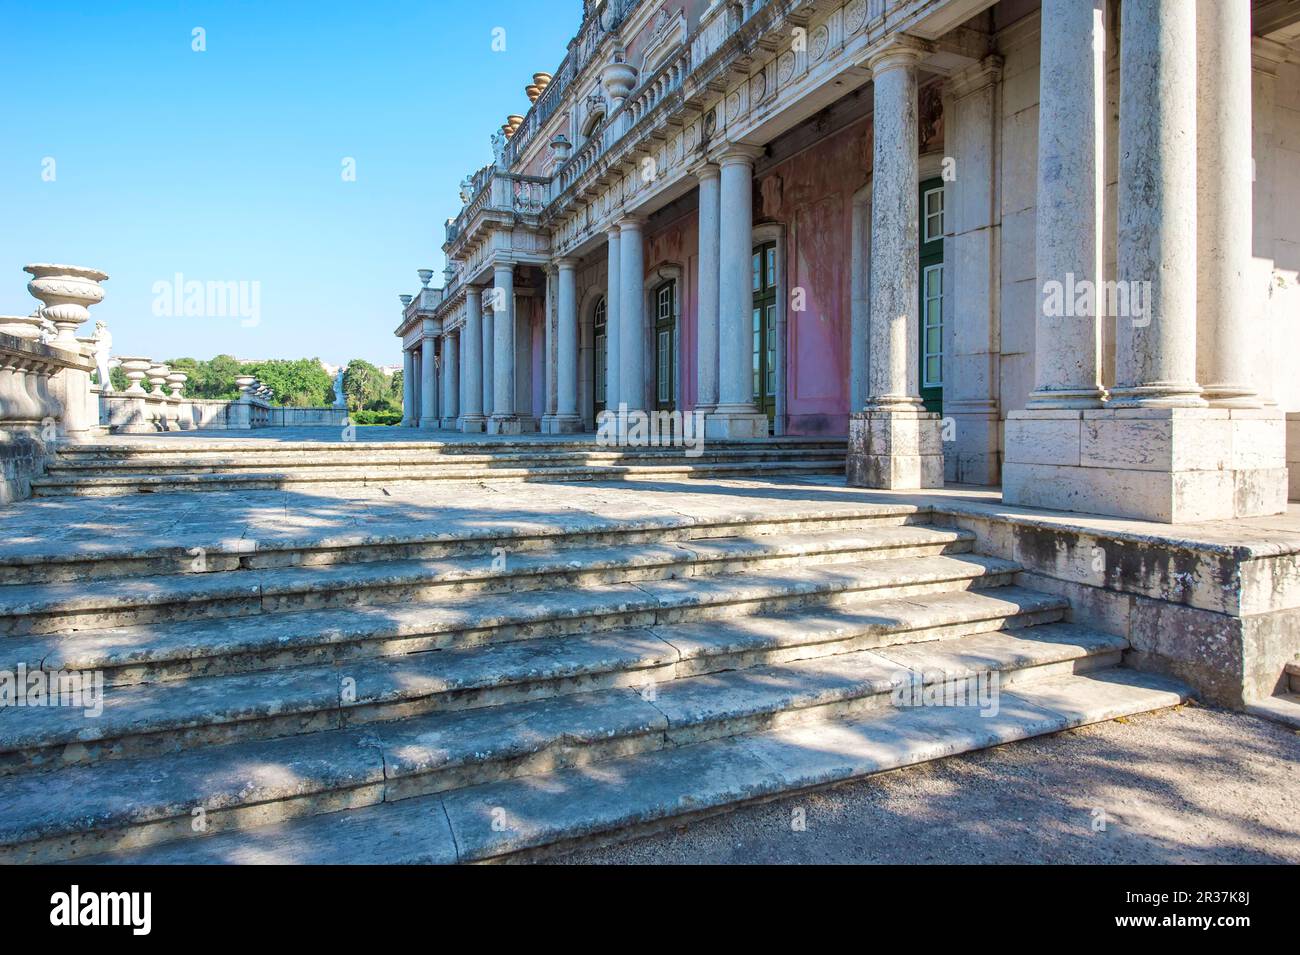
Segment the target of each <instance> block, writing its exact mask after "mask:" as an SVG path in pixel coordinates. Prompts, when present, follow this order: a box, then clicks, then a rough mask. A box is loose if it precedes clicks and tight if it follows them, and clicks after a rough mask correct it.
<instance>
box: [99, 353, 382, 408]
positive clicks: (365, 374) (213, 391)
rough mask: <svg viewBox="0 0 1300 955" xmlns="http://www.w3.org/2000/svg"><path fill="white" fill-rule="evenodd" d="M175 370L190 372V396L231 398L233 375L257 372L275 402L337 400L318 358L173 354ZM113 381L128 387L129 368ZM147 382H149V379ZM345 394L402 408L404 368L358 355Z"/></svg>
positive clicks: (235, 392) (358, 402)
mask: <svg viewBox="0 0 1300 955" xmlns="http://www.w3.org/2000/svg"><path fill="white" fill-rule="evenodd" d="M167 365H168V366H169V367H170V368H171V370H172V371H183V372H185V374H187V375H189V376H190V377H189V380H188V381H187V382H186V383H185V394H186V395H187V396H189V397H191V398H214V399H225V400H231V399H234V398H238V397H239V387H238V386H237V385H236V384H235V378H236V377H238V376H239V375H253V376H254V377H255V378H257V379H258V380H259V381H260V382H262V384H264V385H266V386H267V387H268V388H270V389H271V392H272V395H273V399H272V400H273V403H274V404H277V405H285V406H288V407H290V408H323V407H328V406H330V405H333V404H334V379H333V378H332V377H330V375H329V373H328V372H326V371H325V369H324V368H323V367H322V366H321V363H320V360H319V359H317V358H299V359H296V360H293V361H289V360H279V359H277V360H275V361H260V362H241V361H238V360H236V359H235V358H233V357H231V356H230V355H218V356H217V357H216V358H212V359H209V360H207V361H203V360H200V359H197V358H173V359H170V360H169V361H167ZM111 377H112V379H113V387H114V388H116V389H117V390H118V391H124V390H125V389H126V387H127V379H126V373H125V372H123V371H122V369H121V368H114V369H113V370H112V372H111ZM145 387H146V388H147V387H148V382H145ZM343 394H344V396H345V397H346V398H347V402H348V409H349V410H350V411H363V410H364V411H373V412H398V413H399V415H400V412H401V410H402V373H401V372H400V371H399V372H398V373H397V374H395V375H386V374H384V372H383V371H382V370H380V369H379V368H377V367H376V366H374V365H372V364H370V362H368V361H364V360H362V359H360V358H354V359H353V360H352V361H350V362H348V367H347V371H345V372H344V374H343Z"/></svg>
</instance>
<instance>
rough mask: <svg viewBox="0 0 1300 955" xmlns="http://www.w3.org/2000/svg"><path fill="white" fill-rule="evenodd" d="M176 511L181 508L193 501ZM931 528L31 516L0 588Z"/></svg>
mask: <svg viewBox="0 0 1300 955" xmlns="http://www.w3.org/2000/svg"><path fill="white" fill-rule="evenodd" d="M457 490H458V491H459V489H457ZM465 493H466V494H473V493H481V489H480V488H478V487H477V486H471V487H469V488H466V489H465ZM172 500H174V501H176V502H177V504H178V506H180V502H181V501H187V499H185V498H174V499H172ZM154 501H157V502H158V503H157V506H159V507H166V504H167V502H168V499H166V498H156V499H153V500H151V501H150V502H149V503H150V504H153V503H154ZM49 504H54V506H55V507H58V506H59V505H58V504H57V503H55V502H45V503H42V504H40V505H37V507H45V506H48V505H49ZM191 506H192V505H191ZM398 513H403V512H398ZM59 517H60V515H59V514H57V513H52V514H50V515H48V518H49V519H51V520H57V519H59ZM91 519H92V520H93V519H94V517H93V516H92V518H91ZM929 519H930V513H929V510H928V509H927V508H923V507H918V506H916V505H912V504H897V505H895V504H890V505H883V504H873V505H852V504H849V505H847V506H846V505H837V506H826V507H822V508H816V507H814V508H807V507H806V506H805V507H804V508H791V509H790V510H787V511H783V512H781V513H779V514H777V513H772V512H770V511H763V510H753V511H749V512H736V511H724V512H720V513H716V514H709V515H703V516H688V515H684V514H680V513H676V512H668V513H663V512H662V511H651V512H647V513H625V514H623V515H620V516H619V517H617V518H610V517H602V516H597V515H593V514H586V513H581V512H571V511H563V510H561V511H560V512H558V513H556V514H545V513H540V512H539V513H536V514H534V513H531V512H530V513H519V512H517V511H515V512H506V513H502V512H501V511H492V510H484V511H474V510H471V511H469V512H468V513H458V514H456V515H455V516H454V517H453V516H451V515H448V516H445V517H443V518H441V519H436V518H427V517H426V518H422V519H420V520H411V519H410V518H409V517H398V516H396V515H395V516H394V517H393V518H391V519H389V520H387V521H368V522H367V523H366V524H365V526H364V528H363V529H358V530H355V531H352V530H346V529H339V530H335V531H334V532H332V533H328V534H322V532H321V530H320V519H319V516H318V515H317V513H316V512H315V511H314V510H312V509H311V508H309V507H304V508H303V509H302V510H301V511H297V510H291V511H290V512H289V513H285V514H283V515H282V516H277V518H276V520H275V521H274V523H262V524H261V525H259V526H258V527H256V528H244V529H243V533H242V534H240V535H232V533H231V528H230V527H229V526H227V525H224V524H218V525H217V526H216V527H214V528H212V529H210V530H208V531H207V532H204V530H203V528H198V529H196V530H194V531H189V532H182V531H178V530H177V529H176V528H174V527H165V529H162V530H157V531H153V529H152V528H151V527H150V526H149V525H146V526H144V527H138V528H137V527H133V528H132V533H131V534H129V535H117V534H112V535H94V536H81V535H78V536H76V537H74V538H72V539H59V540H56V541H48V540H46V539H45V537H44V536H43V535H42V530H41V516H40V515H29V516H28V520H27V524H26V526H24V527H22V528H20V529H16V528H12V527H11V530H12V531H13V537H12V538H11V539H10V540H9V541H3V542H0V585H3V584H36V583H55V582H60V581H65V582H66V581H76V582H78V583H84V582H86V581H88V580H93V579H107V578H117V577H144V576H156V575H160V574H161V575H170V574H178V573H181V574H193V573H196V572H198V568H199V567H206V571H205V572H207V573H216V572H219V571H227V570H240V569H243V570H261V569H266V568H275V567H315V566H323V565H332V564H348V563H366V562H370V561H383V560H440V559H445V558H453V557H474V558H482V557H483V555H485V554H493V553H494V552H495V549H496V548H502V549H503V550H504V552H505V553H506V554H507V555H521V554H524V553H531V552H534V551H542V550H551V549H555V548H558V547H566V546H567V547H596V546H607V547H629V546H632V545H638V544H647V543H655V544H665V543H670V542H673V541H690V540H705V539H712V538H718V537H768V536H775V535H785V536H789V535H796V534H807V533H817V532H823V531H843V530H850V529H862V530H867V529H874V528H880V527H892V526H898V525H904V524H919V523H925V522H927V521H928V520H929ZM124 538H125V539H124Z"/></svg>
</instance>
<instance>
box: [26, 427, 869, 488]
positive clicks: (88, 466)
mask: <svg viewBox="0 0 1300 955" xmlns="http://www.w3.org/2000/svg"><path fill="white" fill-rule="evenodd" d="M845 447H846V445H845V442H844V440H843V439H833V438H832V439H821V438H769V439H766V440H749V441H714V440H710V441H708V442H706V443H705V444H704V446H703V448H702V449H701V453H700V454H699V455H697V456H694V457H691V456H687V455H686V454H685V453H684V452H683V449H681V448H672V447H645V448H614V447H601V446H599V445H597V444H596V443H595V442H594V441H593V440H590V439H586V440H558V439H550V440H548V439H536V438H534V439H524V440H491V441H488V440H482V441H455V442H420V443H414V442H412V443H394V442H364V443H363V442H351V443H348V442H338V443H324V442H318V441H314V442H294V443H276V442H259V441H256V440H251V441H250V440H245V441H237V442H236V441H208V442H203V441H201V440H194V439H171V440H168V441H158V442H154V443H147V442H133V443H118V444H111V443H110V444H87V445H70V446H67V447H64V448H62V449H61V450H60V451H59V453H58V454H57V455H56V457H55V459H54V461H53V462H52V463H51V464H50V466H49V467H48V468H47V469H46V473H45V476H44V477H41V478H37V479H35V480H34V481H33V482H32V494H33V496H35V497H57V496H65V495H85V496H103V495H115V494H134V493H150V492H154V493H168V492H172V491H233V490H240V491H244V490H268V489H276V488H313V487H325V488H328V487H331V486H355V485H358V484H384V485H392V484H393V483H408V482H419V481H610V480H618V479H628V480H655V479H660V480H663V479H673V480H676V479H680V478H712V479H720V478H752V477H763V476H773V475H780V476H785V477H789V476H792V475H812V474H842V473H843V471H844V455H845Z"/></svg>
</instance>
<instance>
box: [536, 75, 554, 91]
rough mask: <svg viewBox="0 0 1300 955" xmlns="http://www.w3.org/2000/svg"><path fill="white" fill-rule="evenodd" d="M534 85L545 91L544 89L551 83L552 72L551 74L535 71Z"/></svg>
mask: <svg viewBox="0 0 1300 955" xmlns="http://www.w3.org/2000/svg"><path fill="white" fill-rule="evenodd" d="M533 85H534V86H536V87H537V88H538V89H539V90H543V91H544V90H545V89H546V87H548V86H550V85H551V74H550V73H534V74H533Z"/></svg>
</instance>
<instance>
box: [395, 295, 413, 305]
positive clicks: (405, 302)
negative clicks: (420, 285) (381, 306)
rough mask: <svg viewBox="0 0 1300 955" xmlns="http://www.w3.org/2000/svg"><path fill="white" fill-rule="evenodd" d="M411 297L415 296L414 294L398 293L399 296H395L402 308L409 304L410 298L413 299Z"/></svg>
mask: <svg viewBox="0 0 1300 955" xmlns="http://www.w3.org/2000/svg"><path fill="white" fill-rule="evenodd" d="M413 298H415V296H414V295H399V296H397V299H398V301H400V302H401V303H402V308H406V306H408V305H410V304H411V299H413Z"/></svg>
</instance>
